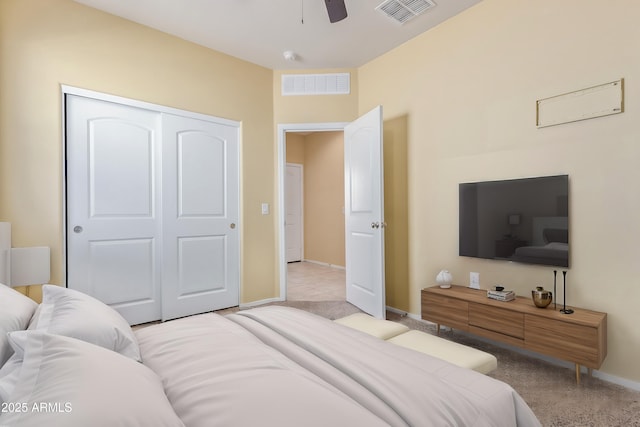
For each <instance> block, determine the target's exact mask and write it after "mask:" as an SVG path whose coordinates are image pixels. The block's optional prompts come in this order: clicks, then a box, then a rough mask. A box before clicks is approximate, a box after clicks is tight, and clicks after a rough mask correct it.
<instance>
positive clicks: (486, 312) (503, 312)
mask: <svg viewBox="0 0 640 427" xmlns="http://www.w3.org/2000/svg"><path fill="white" fill-rule="evenodd" d="M504 304H509V303H508V302H505V303H504ZM469 325H472V326H475V327H477V328H482V329H486V330H489V331H493V332H497V333H499V334H503V335H508V336H510V337H515V338H519V339H524V314H523V313H519V312H517V311H512V310H509V309H502V308H496V307H495V306H489V305H485V304H477V303H469Z"/></svg>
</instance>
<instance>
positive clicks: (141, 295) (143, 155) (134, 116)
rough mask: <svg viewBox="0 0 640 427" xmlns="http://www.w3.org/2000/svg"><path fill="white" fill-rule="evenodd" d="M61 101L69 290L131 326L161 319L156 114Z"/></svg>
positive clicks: (112, 105) (81, 100)
mask: <svg viewBox="0 0 640 427" xmlns="http://www.w3.org/2000/svg"><path fill="white" fill-rule="evenodd" d="M65 100H66V159H65V160H66V191H67V192H66V201H67V204H66V208H67V226H66V234H67V286H68V287H69V288H71V289H77V290H79V291H82V292H84V293H86V294H89V295H92V296H94V297H96V298H97V299H99V300H101V301H103V302H105V303H107V304H109V305H111V306H112V307H113V308H115V309H116V310H118V311H119V312H120V313H121V314H122V315H123V316H124V317H125V318H126V319H127V320H128V321H129V323H131V324H137V323H143V322H149V321H152V320H157V319H160V317H161V293H160V284H161V279H160V274H161V270H160V269H161V264H162V263H161V259H160V257H161V256H162V246H161V245H162V242H161V240H162V239H161V226H162V223H161V218H160V215H161V205H160V202H161V197H160V186H159V182H160V180H159V171H160V154H161V153H160V145H161V142H160V139H159V138H160V130H161V127H160V118H161V115H160V114H159V113H157V112H153V111H149V110H145V109H140V108H133V107H129V106H125V105H121V104H117V103H111V102H105V101H99V100H95V99H90V98H84V97H80V96H73V95H69V94H67V95H66V98H65Z"/></svg>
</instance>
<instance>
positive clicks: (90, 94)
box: [60, 84, 244, 301]
mask: <svg viewBox="0 0 640 427" xmlns="http://www.w3.org/2000/svg"><path fill="white" fill-rule="evenodd" d="M60 93H61V98H60V106H61V112H62V114H61V120H62V123H61V125H62V126H61V129H62V284H63V285H64V286H65V287H68V283H67V271H68V262H69V259H68V256H67V227H68V225H69V224H68V222H67V159H66V153H67V136H66V122H67V116H66V95H75V96H81V97H85V98H91V99H96V100H99V101H106V102H113V103H116V104H122V105H126V106H129V107H135V108H140V109H144V110H151V111H154V112H158V113H166V114H172V115H176V116H182V117H188V118H192V119H196V120H204V121H208V122H215V123H219V124H223V125H229V126H234V127H237V128H238V175H239V176H238V236H239V237H238V253H237V254H236V255H237V257H238V279H239V283H238V301H240V296H241V295H242V283H243V281H242V256H241V254H242V235H243V232H242V230H243V221H242V218H243V217H244V216H243V209H242V202H241V201H242V176H241V171H242V155H241V153H242V122H239V121H235V120H230V119H225V118H222V117H216V116H211V115H207V114H202V113H196V112H193V111H187V110H181V109H178V108H173V107H167V106H165V105H159V104H153V103H150V102H145V101H139V100H136V99H131V98H124V97H121V96H117V95H110V94H107V93H102V92H96V91H93V90H89V89H82V88H78V87H74V86H68V85H63V84H61V85H60Z"/></svg>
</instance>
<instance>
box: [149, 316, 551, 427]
mask: <svg viewBox="0 0 640 427" xmlns="http://www.w3.org/2000/svg"><path fill="white" fill-rule="evenodd" d="M137 338H138V342H139V345H140V352H141V354H142V358H143V363H144V364H145V365H147V366H149V367H150V368H151V369H152V370H154V371H155V372H156V373H158V375H159V376H160V377H161V379H162V382H163V384H164V387H165V392H166V393H167V396H168V398H169V401H170V402H171V404H172V406H173V408H174V409H175V411H176V413H177V414H178V416H179V417H180V418H181V419H182V420H183V421H184V423H185V425H187V426H210V425H224V426H234V425H273V426H285V425H291V426H297V425H318V426H329V425H330V426H339V425H344V426H353V425H367V426H375V425H393V426H407V425H410V426H429V425H434V426H449V425H457V426H470V425H473V426H491V427H499V426H514V425H521V426H538V425H540V424H539V423H538V421H537V419H536V417H535V416H534V414H533V413H532V412H531V410H530V409H529V407H528V406H527V405H526V404H525V403H524V401H523V400H522V399H521V397H520V396H519V395H518V394H517V393H516V392H515V391H514V390H513V389H512V388H511V387H509V386H508V385H506V384H504V383H502V382H500V381H497V380H494V379H492V378H490V377H487V376H485V375H482V374H479V373H477V372H474V371H471V370H468V369H464V368H459V367H457V366H455V365H452V364H449V363H447V362H445V361H442V360H439V359H436V358H433V357H430V356H428V355H425V354H422V353H418V352H415V351H412V350H409V349H406V348H402V347H399V346H395V345H393V344H390V343H386V342H384V341H382V340H379V339H376V338H374V337H370V336H367V335H366V334H363V333H361V332H358V331H355V330H352V329H350V328H347V327H344V326H342V325H336V324H335V323H334V322H331V321H328V320H327V319H324V318H321V317H318V316H315V315H313V314H310V313H307V312H303V311H300V310H295V309H291V308H286V307H275V306H271V307H264V308H258V309H253V310H247V311H243V312H239V313H237V314H233V315H228V316H226V317H221V316H218V315H215V314H208V315H201V316H195V317H191V318H185V319H180V320H176V321H172V322H168V323H165V324H161V325H156V326H152V327H148V328H145V329H142V330H139V331H138V332H137Z"/></svg>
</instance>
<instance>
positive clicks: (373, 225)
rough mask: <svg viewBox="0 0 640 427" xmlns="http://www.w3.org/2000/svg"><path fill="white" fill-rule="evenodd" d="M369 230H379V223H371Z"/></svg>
mask: <svg viewBox="0 0 640 427" xmlns="http://www.w3.org/2000/svg"><path fill="white" fill-rule="evenodd" d="M371 228H380V223H379V222H372V223H371Z"/></svg>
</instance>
